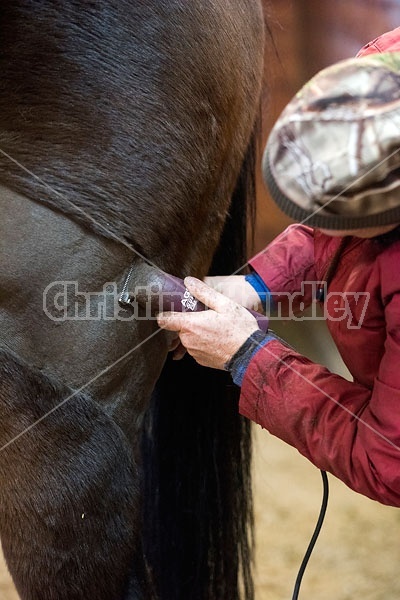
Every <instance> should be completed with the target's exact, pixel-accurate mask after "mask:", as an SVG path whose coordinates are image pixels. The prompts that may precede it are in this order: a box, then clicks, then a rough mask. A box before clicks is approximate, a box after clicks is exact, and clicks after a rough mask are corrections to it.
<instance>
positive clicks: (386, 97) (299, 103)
mask: <svg viewBox="0 0 400 600" xmlns="http://www.w3.org/2000/svg"><path fill="white" fill-rule="evenodd" d="M378 42H379V43H378ZM393 47H394V48H395V49H396V50H399V51H398V52H384V53H381V54H373V52H374V49H375V52H378V51H379V50H391V49H392V48H393ZM363 54H365V55H364V56H362V55H363ZM359 56H360V57H359V58H355V59H349V60H345V61H341V62H339V63H336V64H335V65H333V66H331V67H328V68H327V69H324V70H323V71H321V72H320V73H318V74H317V75H316V76H315V77H313V79H311V80H310V81H309V82H308V83H307V84H306V85H305V86H304V87H303V88H302V89H301V90H300V91H299V92H298V94H296V96H295V97H294V98H293V99H292V100H291V102H289V104H288V105H287V107H286V108H285V110H284V111H283V113H282V114H281V116H280V117H279V119H278V121H277V123H276V124H275V127H274V128H273V130H272V132H271V134H270V137H269V139H268V142H267V145H266V149H265V152H264V157H263V175H264V178H265V180H266V182H267V184H268V186H269V188H270V192H271V195H272V197H273V199H274V201H275V202H276V204H277V205H278V206H279V207H280V208H281V209H282V210H283V212H285V213H286V214H287V215H288V216H289V217H291V218H292V219H294V220H295V221H300V222H302V223H305V224H306V225H310V226H312V227H315V228H318V229H321V230H323V231H324V232H325V233H328V235H342V236H343V235H356V236H358V237H375V236H376V235H381V234H382V233H385V232H387V231H390V229H394V228H395V227H397V225H398V224H399V223H400V28H398V29H397V30H395V31H393V32H389V33H388V34H385V35H384V36H381V38H378V40H375V41H374V43H373V44H372V45H371V44H370V45H368V46H367V47H366V49H365V50H364V52H361V53H360V54H359Z"/></svg>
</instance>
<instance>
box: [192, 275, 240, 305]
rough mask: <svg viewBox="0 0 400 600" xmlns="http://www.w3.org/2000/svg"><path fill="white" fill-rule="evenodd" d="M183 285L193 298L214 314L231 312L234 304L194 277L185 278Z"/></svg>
mask: <svg viewBox="0 0 400 600" xmlns="http://www.w3.org/2000/svg"><path fill="white" fill-rule="evenodd" d="M184 284H185V286H186V287H187V289H188V290H189V292H190V293H191V294H192V295H193V296H194V297H195V298H197V299H198V300H200V302H203V304H205V305H206V306H208V307H209V308H212V309H213V310H215V311H216V312H219V313H223V312H226V311H227V310H232V307H234V306H235V304H236V303H234V302H233V301H232V300H230V299H229V298H227V297H226V296H224V295H223V294H220V293H219V292H217V291H215V290H214V289H213V288H211V287H209V286H208V285H207V284H206V283H204V282H203V281H200V279H196V277H186V278H185V280H184Z"/></svg>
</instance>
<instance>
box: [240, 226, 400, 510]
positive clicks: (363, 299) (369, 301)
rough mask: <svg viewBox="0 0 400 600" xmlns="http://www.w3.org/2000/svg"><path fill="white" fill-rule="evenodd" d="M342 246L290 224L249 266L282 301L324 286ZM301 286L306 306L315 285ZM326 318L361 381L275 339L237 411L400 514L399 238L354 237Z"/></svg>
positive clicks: (254, 365)
mask: <svg viewBox="0 0 400 600" xmlns="http://www.w3.org/2000/svg"><path fill="white" fill-rule="evenodd" d="M340 242H341V238H335V237H328V236H325V235H323V234H321V233H318V232H314V231H313V230H312V229H311V228H309V227H306V226H301V225H299V226H297V225H292V226H290V227H289V228H288V229H287V230H286V231H285V232H283V233H282V234H281V235H280V236H279V237H278V238H277V239H276V240H275V241H274V242H273V243H272V244H270V245H269V246H268V248H267V249H266V250H265V251H264V252H262V253H261V254H259V255H258V256H257V257H255V258H254V259H253V260H252V261H251V265H252V267H253V269H254V270H255V271H256V272H257V273H258V274H259V275H260V276H261V277H262V279H263V280H264V281H265V283H266V284H267V286H268V287H269V289H270V290H271V292H273V293H274V294H277V295H276V296H275V300H278V301H279V294H278V293H279V292H280V293H281V296H282V297H283V296H284V294H285V293H293V292H298V291H300V290H301V285H302V283H303V282H306V281H307V282H320V281H323V280H324V279H325V277H326V272H327V269H328V266H329V264H330V263H331V261H332V258H333V257H334V255H335V253H336V251H337V249H338V247H339V245H340ZM303 285H304V290H305V295H304V298H303V300H304V304H305V305H308V304H310V302H311V294H310V293H309V292H310V291H311V289H312V288H313V287H314V290H315V287H316V286H315V285H314V286H312V285H311V284H303ZM357 292H363V293H364V295H359V294H358V295H357V294H356V293H357ZM365 294H368V296H366V295H365ZM325 312H326V315H327V323H328V327H329V329H330V332H331V334H332V337H333V339H334V341H335V343H336V345H337V347H338V349H339V352H340V354H341V356H342V358H343V360H344V362H345V363H346V365H347V367H348V369H349V371H350V372H351V374H352V375H353V377H354V382H349V381H347V380H346V379H344V378H342V377H340V376H339V375H336V374H333V373H331V372H330V371H329V370H328V369H326V368H325V367H323V366H321V365H318V364H315V363H313V362H312V361H310V360H308V359H307V358H305V357H304V356H302V355H300V354H299V353H297V352H296V351H295V350H292V349H291V348H289V347H288V346H287V345H285V344H284V343H282V342H280V341H271V342H269V343H268V344H267V345H266V346H265V347H264V348H262V349H261V350H260V351H259V352H257V353H256V354H255V356H254V357H253V358H252V360H251V362H250V364H249V366H248V368H247V370H246V374H245V376H244V380H243V385H242V390H241V398H240V412H241V413H242V414H243V415H245V416H246V417H248V418H250V419H252V420H253V421H255V422H257V423H259V424H260V425H261V426H262V427H265V428H266V429H267V430H268V431H270V432H271V433H272V434H274V435H276V436H278V437H279V438H281V439H282V440H284V441H285V442H287V443H289V444H291V445H292V446H294V447H295V448H297V449H298V450H299V452H301V454H303V455H304V456H306V457H307V458H308V459H310V460H311V462H313V463H314V464H315V465H316V466H317V467H319V468H320V469H323V470H326V471H329V472H331V473H333V474H334V475H336V476H337V477H339V478H340V479H341V480H342V481H344V482H345V483H346V484H347V485H348V486H349V487H351V488H353V489H354V490H356V491H358V492H360V493H362V494H364V495H366V496H369V497H370V498H373V499H375V500H378V501H379V502H382V503H384V504H391V505H394V506H400V240H399V241H395V242H393V243H392V244H390V245H388V246H385V245H382V244H380V243H379V242H378V241H376V240H371V239H359V238H350V241H349V243H348V245H347V246H346V247H345V248H344V250H343V252H342V253H341V256H340V259H339V263H338V266H337V268H336V270H335V272H334V273H333V276H332V279H331V282H330V284H329V287H328V295H327V299H326V301H325Z"/></svg>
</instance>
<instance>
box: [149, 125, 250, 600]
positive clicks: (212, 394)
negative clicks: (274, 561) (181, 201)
mask: <svg viewBox="0 0 400 600" xmlns="http://www.w3.org/2000/svg"><path fill="white" fill-rule="evenodd" d="M257 139H258V130H257V128H255V130H254V133H253V135H252V139H251V141H250V144H249V146H248V149H247V153H246V156H245V158H244V162H243V166H242V170H241V173H240V176H239V178H238V181H237V185H236V189H235V192H234V194H233V197H232V200H231V207H230V212H229V217H228V219H227V221H226V224H225V228H224V231H223V234H222V237H221V241H220V244H219V247H218V249H217V251H216V253H215V256H214V260H213V264H212V267H211V271H210V274H213V275H215V274H227V273H232V272H234V271H236V270H237V269H239V268H240V267H242V265H243V264H244V263H245V260H246V258H245V257H246V245H247V230H248V222H249V216H250V220H251V221H254V214H255V209H254V206H255V156H256V142H257ZM238 400H239V389H238V388H236V387H235V386H234V385H233V384H232V381H231V379H230V376H229V375H228V374H227V373H226V372H223V371H216V370H213V369H207V368H205V367H200V366H199V365H197V364H196V363H195V362H194V360H193V359H191V357H190V356H186V357H185V358H184V359H183V360H181V361H172V360H171V359H168V360H167V363H166V365H165V368H164V370H163V372H162V375H161V377H160V379H159V381H158V383H157V385H156V389H155V391H154V394H153V397H152V400H151V404H150V407H149V410H148V413H147V415H146V425H145V427H144V434H143V461H144V464H143V472H144V478H145V480H144V506H143V511H144V519H143V522H144V528H145V530H144V533H143V535H144V545H145V552H146V559H147V561H148V564H149V568H150V570H151V572H152V574H153V578H154V581H155V582H156V587H157V590H158V597H159V598H160V599H161V600H187V599H188V598H190V599H191V600H239V599H241V598H245V599H246V600H251V599H253V598H254V588H253V582H252V549H253V541H254V537H253V508H252V489H251V475H250V469H251V430H250V422H249V421H247V420H245V419H244V418H243V417H241V416H240V415H239V413H238Z"/></svg>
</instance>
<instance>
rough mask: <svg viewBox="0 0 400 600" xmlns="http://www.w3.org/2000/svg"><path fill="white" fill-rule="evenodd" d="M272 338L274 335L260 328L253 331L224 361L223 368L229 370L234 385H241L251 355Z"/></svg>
mask: <svg viewBox="0 0 400 600" xmlns="http://www.w3.org/2000/svg"><path fill="white" fill-rule="evenodd" d="M273 339H275V338H274V336H272V335H270V334H268V333H267V334H266V333H264V332H263V331H260V330H257V331H255V332H254V333H252V334H251V336H250V337H248V338H247V340H246V341H245V342H244V343H243V344H242V345H241V346H240V348H239V350H238V351H237V352H236V353H235V354H234V355H233V356H232V358H231V359H230V360H229V362H227V363H226V365H225V369H226V370H227V371H229V372H230V374H231V375H232V379H233V382H234V383H235V384H236V385H238V386H241V385H242V381H243V378H244V375H245V373H246V370H247V367H248V366H249V363H250V361H251V359H252V358H253V356H254V355H255V354H256V353H257V352H258V351H259V350H260V349H261V348H263V347H264V346H265V345H266V344H268V342H270V341H271V340H273Z"/></svg>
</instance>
